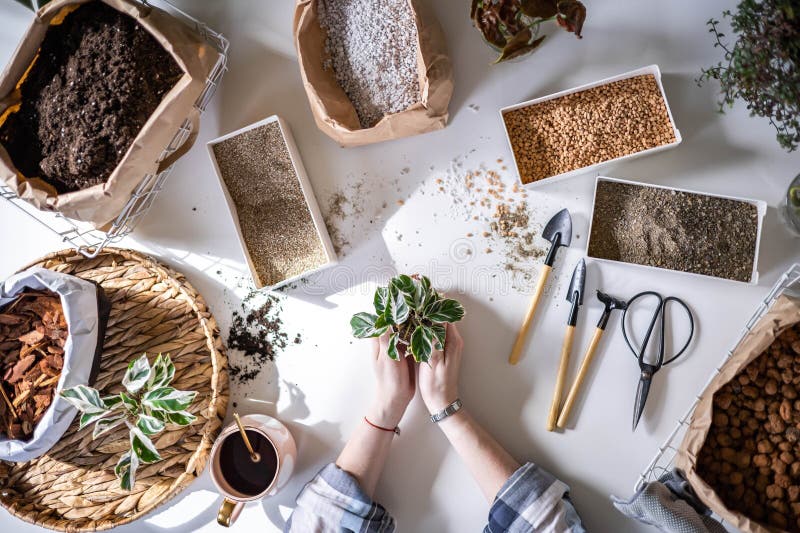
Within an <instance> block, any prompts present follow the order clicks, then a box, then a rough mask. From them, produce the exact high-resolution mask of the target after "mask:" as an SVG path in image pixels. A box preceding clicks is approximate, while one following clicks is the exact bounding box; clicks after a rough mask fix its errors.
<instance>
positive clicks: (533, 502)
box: [483, 463, 585, 533]
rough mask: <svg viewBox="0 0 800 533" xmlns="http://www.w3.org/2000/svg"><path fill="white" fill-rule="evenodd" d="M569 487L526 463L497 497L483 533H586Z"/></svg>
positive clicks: (509, 479)
mask: <svg viewBox="0 0 800 533" xmlns="http://www.w3.org/2000/svg"><path fill="white" fill-rule="evenodd" d="M568 492H569V487H567V486H566V485H565V484H564V483H562V482H561V481H559V480H557V479H556V478H554V477H553V476H552V475H551V474H550V473H549V472H547V471H545V470H543V469H542V468H539V467H538V466H536V465H535V464H533V463H527V464H525V465H523V466H522V467H520V468H519V470H517V471H516V472H514V473H513V474H512V475H511V477H510V478H508V481H506V482H505V484H504V485H503V487H502V488H501V489H500V491H499V492H498V493H497V496H496V497H495V500H494V503H493V504H492V507H491V509H490V510H489V523H488V524H487V525H486V527H485V528H484V530H483V531H484V533H501V532H509V533H530V532H533V531H536V532H542V533H545V532H546V533H550V532H552V533H561V532H570V533H585V529H584V528H583V525H581V519H580V518H579V517H578V513H577V512H576V511H575V508H574V507H573V506H572V502H571V501H570V500H569V496H568Z"/></svg>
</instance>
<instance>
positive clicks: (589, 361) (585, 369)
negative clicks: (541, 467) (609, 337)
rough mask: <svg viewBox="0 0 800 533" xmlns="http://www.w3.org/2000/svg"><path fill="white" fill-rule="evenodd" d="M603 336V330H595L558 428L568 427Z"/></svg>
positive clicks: (570, 390)
mask: <svg viewBox="0 0 800 533" xmlns="http://www.w3.org/2000/svg"><path fill="white" fill-rule="evenodd" d="M602 336H603V330H602V329H600V328H597V329H596V330H594V337H592V342H591V343H590V344H589V348H588V349H587V350H586V355H584V356H583V362H582V363H581V368H580V369H579V370H578V375H577V376H576V377H575V381H574V382H573V383H572V388H570V389H569V394H567V401H566V402H564V407H563V408H562V409H561V414H560V415H559V417H558V427H559V428H561V429H564V427H566V425H567V420H568V419H569V413H570V411H572V405H573V404H574V403H575V399H576V398H577V397H578V392H579V391H580V388H581V385H583V380H584V378H585V377H586V373H587V372H588V371H589V365H591V364H592V358H594V352H595V351H597V345H598V344H600V338H601V337H602Z"/></svg>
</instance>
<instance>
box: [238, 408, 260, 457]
mask: <svg viewBox="0 0 800 533" xmlns="http://www.w3.org/2000/svg"><path fill="white" fill-rule="evenodd" d="M233 418H235V419H236V425H237V426H239V431H240V432H241V434H242V439H244V445H245V446H247V451H249V452H250V460H251V461H253V462H254V463H257V462H259V461H260V460H261V456H260V455H258V454H257V453H256V451H255V450H254V449H253V445H252V444H250V439H248V438H247V432H246V431H245V430H244V426H243V425H242V419H241V418H239V413H233Z"/></svg>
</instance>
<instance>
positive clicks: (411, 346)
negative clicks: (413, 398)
mask: <svg viewBox="0 0 800 533" xmlns="http://www.w3.org/2000/svg"><path fill="white" fill-rule="evenodd" d="M373 306H374V308H375V314H373V313H357V314H355V315H353V318H352V319H351V320H350V326H351V327H352V329H353V336H355V337H357V338H360V339H363V338H367V337H380V336H381V335H383V334H384V333H386V332H390V333H391V335H390V336H389V348H388V354H389V357H391V358H392V359H394V360H398V359H400V353H401V351H402V349H403V348H405V353H406V355H408V354H409V353H410V354H411V355H413V356H414V360H415V361H416V362H418V363H419V362H428V360H430V357H431V354H432V353H433V350H434V348H435V349H437V350H443V349H444V345H445V340H446V336H447V329H446V327H445V324H446V323H448V322H458V321H459V320H461V319H462V318H463V317H464V307H463V306H462V305H461V304H460V303H459V302H458V301H456V300H453V299H450V298H445V297H443V296H442V295H441V294H439V293H438V292H437V291H436V290H434V289H433V288H432V287H431V280H429V279H428V278H427V277H425V276H420V277H411V276H407V275H405V274H401V275H399V276H396V277H394V278H392V280H391V281H390V282H389V285H388V286H386V287H378V288H377V289H376V291H375V296H374V298H373Z"/></svg>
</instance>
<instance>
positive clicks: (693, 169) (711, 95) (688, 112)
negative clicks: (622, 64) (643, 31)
mask: <svg viewBox="0 0 800 533" xmlns="http://www.w3.org/2000/svg"><path fill="white" fill-rule="evenodd" d="M694 78H695V76H694V74H671V73H665V74H663V75H662V83H663V85H664V91H665V92H666V95H667V101H668V102H669V106H670V109H671V110H672V116H673V119H674V120H675V124H676V125H677V127H678V130H680V132H681V136H682V138H683V141H682V142H681V144H680V145H678V146H677V147H675V148H672V149H669V150H665V151H663V152H659V153H656V154H653V155H651V156H648V157H642V158H639V159H633V160H629V161H623V162H620V163H616V164H614V165H613V166H612V167H610V168H611V170H610V172H612V173H611V174H610V175H612V176H626V177H630V178H632V179H638V180H642V181H646V182H654V183H660V184H664V185H669V186H672V187H681V188H687V189H698V188H700V189H702V183H698V182H697V179H696V177H697V176H699V175H702V174H703V172H705V171H706V169H713V170H715V171H719V170H720V169H722V168H731V169H733V168H736V167H737V166H738V165H740V164H742V163H743V162H746V161H748V160H751V159H752V157H753V156H754V154H755V153H756V152H755V150H753V149H751V148H749V147H746V146H740V145H736V144H733V143H732V142H730V140H729V139H728V138H727V136H726V133H725V129H724V127H723V123H722V121H721V120H720V115H719V113H718V112H717V111H716V110H717V97H718V96H717V93H716V92H715V90H714V88H713V87H712V86H711V85H708V84H707V85H705V86H703V87H698V86H697V83H696V82H695V81H694ZM730 186H731V188H730V190H728V191H725V194H729V195H734V196H736V195H743V194H745V192H746V190H748V187H747V183H744V184H741V185H740V184H737V183H735V182H733V181H732V182H731V185H730ZM740 188H741V194H740V193H739V189H740Z"/></svg>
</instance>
